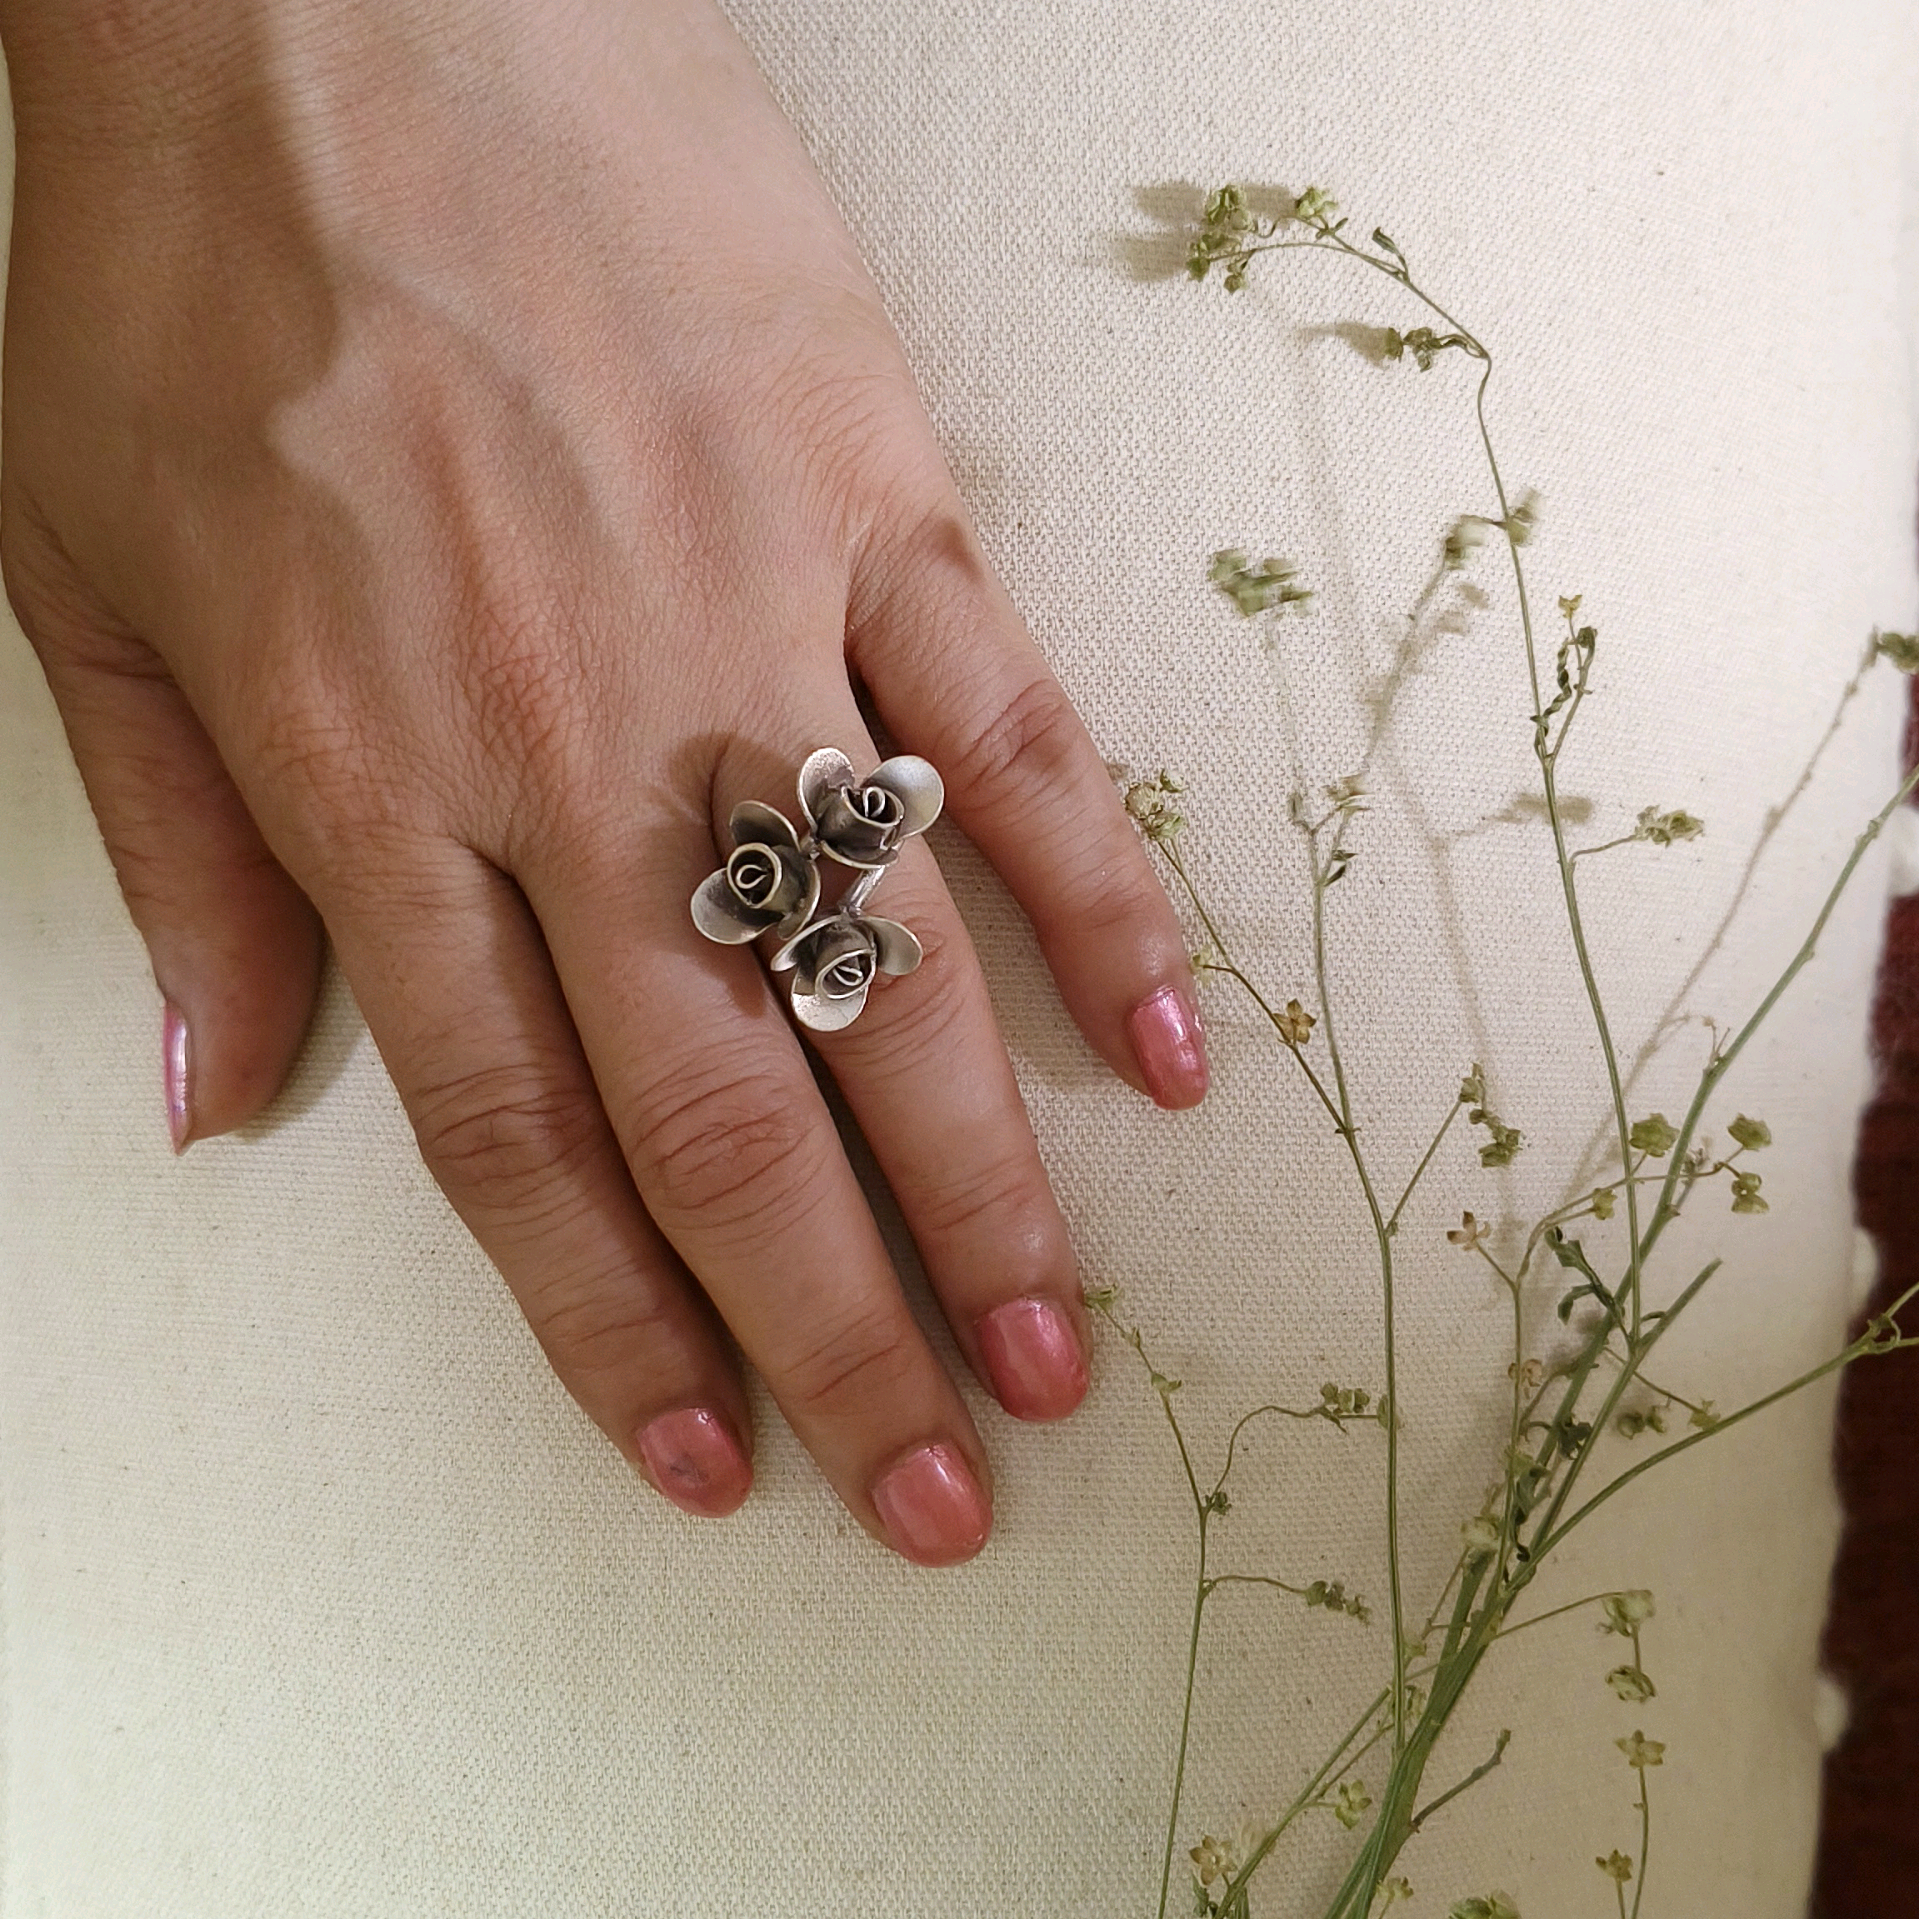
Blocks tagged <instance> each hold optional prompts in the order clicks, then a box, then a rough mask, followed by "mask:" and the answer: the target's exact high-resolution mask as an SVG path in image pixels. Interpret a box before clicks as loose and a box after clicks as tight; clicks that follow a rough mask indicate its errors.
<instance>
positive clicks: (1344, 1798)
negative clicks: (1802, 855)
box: [1333, 1779, 1373, 1832]
mask: <svg viewBox="0 0 1919 1919" xmlns="http://www.w3.org/2000/svg"><path fill="white" fill-rule="evenodd" d="M1372 1803H1373V1796H1372V1794H1371V1793H1369V1792H1368V1791H1367V1790H1366V1782H1365V1781H1364V1780H1363V1779H1349V1780H1347V1781H1346V1783H1345V1784H1344V1785H1343V1786H1341V1787H1340V1789H1339V1791H1338V1792H1337V1793H1336V1794H1335V1795H1334V1797H1333V1817H1334V1818H1335V1819H1337V1820H1338V1821H1339V1823H1340V1824H1341V1825H1342V1826H1344V1827H1345V1828H1346V1830H1347V1831H1348V1832H1351V1831H1352V1829H1353V1828H1354V1827H1355V1826H1356V1825H1358V1824H1359V1818H1360V1814H1362V1813H1363V1812H1364V1811H1365V1810H1366V1808H1367V1807H1368V1806H1370V1805H1371V1804H1372Z"/></svg>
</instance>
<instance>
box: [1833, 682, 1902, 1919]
mask: <svg viewBox="0 0 1919 1919" xmlns="http://www.w3.org/2000/svg"><path fill="white" fill-rule="evenodd" d="M1906 746H1907V756H1908V760H1907V763H1908V764H1909V765H1910V764H1912V763H1914V762H1915V761H1919V685H1915V687H1914V706H1913V718H1912V724H1911V726H1910V727H1909V728H1908V731H1907V740H1906ZM1873 1046H1874V1052H1875V1055H1876V1063H1877V1068H1878V1074H1877V1087H1876V1090H1875V1093H1874V1096H1873V1101H1872V1104H1871V1106H1870V1107H1869V1108H1868V1109H1867V1111H1866V1116H1865V1119H1864V1121H1863V1123H1862V1124H1861V1127H1860V1132H1859V1157H1858V1162H1857V1165H1856V1167H1855V1169H1854V1175H1853V1185H1854V1194H1855V1198H1856V1201H1857V1205H1858V1211H1859V1223H1860V1224H1861V1225H1862V1226H1863V1227H1864V1228H1865V1229H1866V1230H1867V1231H1868V1232H1869V1233H1871V1234H1872V1236H1873V1238H1874V1239H1875V1240H1876V1241H1877V1242H1878V1246H1879V1283H1878V1286H1877V1288H1876V1289H1875V1294H1874V1299H1873V1302H1872V1305H1871V1306H1870V1307H1869V1308H1868V1311H1871V1310H1875V1309H1876V1308H1877V1307H1879V1306H1883V1305H1886V1304H1889V1303H1890V1302H1891V1301H1892V1300H1893V1299H1894V1298H1895V1297H1896V1296H1897V1295H1898V1294H1899V1293H1900V1292H1902V1291H1904V1289H1905V1288H1906V1287H1908V1286H1912V1285H1916V1284H1919V896H1915V897H1913V898H1911V899H1905V900H1899V901H1896V902H1894V904H1893V907H1892V915H1891V922H1890V926H1889V928H1888V934H1887V943H1886V956H1885V960H1884V963H1883V965H1882V967H1881V969H1880V975H1879V986H1878V993H1877V997H1876V1001H1875V1005H1874V1008H1873ZM1907 1320H1908V1324H1911V1323H1913V1316H1912V1315H1910V1314H1909V1315H1908V1316H1907ZM1836 1448H1837V1450H1836V1466H1837V1472H1838V1479H1839V1491H1840V1497H1841V1499H1842V1500H1843V1502H1844V1505H1845V1513H1846V1520H1845V1531H1844V1534H1843V1535H1842V1537H1841V1540H1840V1546H1839V1558H1838V1561H1837V1563H1836V1564H1835V1566H1834V1567H1833V1576H1832V1610H1831V1613H1830V1615H1829V1617H1828V1619H1827V1622H1826V1638H1825V1659H1826V1665H1827V1667H1828V1669H1829V1670H1830V1671H1831V1672H1832V1674H1833V1676H1834V1677H1835V1678H1836V1679H1837V1680H1838V1681H1839V1683H1840V1684H1841V1685H1842V1686H1843V1687H1844V1688H1845V1689H1846V1692H1847V1694H1848V1695H1849V1696H1850V1698H1851V1702H1852V1716H1851V1721H1850V1723H1849V1726H1848V1728H1847V1731H1846V1735H1845V1737H1844V1738H1843V1739H1842V1740H1841V1741H1840V1742H1839V1744H1838V1746H1836V1747H1835V1748H1834V1749H1833V1751H1832V1752H1831V1753H1830V1754H1828V1755H1827V1758H1826V1767H1825V1803H1824V1808H1823V1816H1822V1821H1821V1828H1820V1838H1819V1858H1818V1865H1817V1869H1816V1872H1815V1876H1814V1881H1813V1901H1812V1914H1813V1916H1814V1919H1842V1916H1843V1919H1857V1915H1858V1914H1860V1913H1884V1914H1887V1915H1891V1914H1894V1913H1903V1912H1912V1913H1919V1351H1914V1352H1909V1353H1894V1354H1892V1355H1890V1356H1888V1357H1887V1358H1884V1359H1877V1360H1874V1361H1873V1362H1872V1363H1871V1364H1870V1365H1864V1366H1855V1367H1853V1368H1851V1369H1850V1370H1849V1371H1848V1373H1847V1375H1846V1377H1845V1381H1844V1383H1843V1385H1842V1387H1841V1389H1840V1400H1839V1428H1838V1435H1837V1439H1836Z"/></svg>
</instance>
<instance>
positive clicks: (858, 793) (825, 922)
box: [693, 746, 946, 1033]
mask: <svg viewBox="0 0 1919 1919" xmlns="http://www.w3.org/2000/svg"><path fill="white" fill-rule="evenodd" d="M799 791H800V814H801V817H802V818H803V819H804V820H805V821H806V830H805V832H804V833H802V832H800V831H798V830H797V829H796V828H795V827H794V826H793V824H792V822H791V821H790V820H788V819H787V817H786V815H785V814H784V813H781V812H779V811H778V810H777V809H776V808H774V807H771V806H765V805H762V804H761V802H760V801H758V800H742V801H741V802H740V803H739V805H738V806H736V807H734V809H733V817H732V818H731V819H730V820H729V821H728V822H727V825H728V828H729V830H730V831H731V833H732V835H733V850H732V852H730V853H729V854H728V855H727V857H726V864H725V865H724V866H722V867H721V868H720V870H719V871H718V872H717V873H709V874H708V875H707V876H706V878H705V879H703V880H702V881H701V882H700V884H699V887H698V889H697V890H696V891H695V893H694V895H693V924H694V925H695V926H696V927H698V928H699V930H700V931H701V932H702V933H704V934H705V935H706V937H707V938H708V939H710V940H717V941H718V942H719V943H720V944H721V945H722V946H745V945H747V944H748V943H749V942H750V941H753V940H756V939H758V938H759V937H760V935H761V934H762V933H771V934H772V935H773V937H774V938H775V939H776V940H777V941H778V942H779V944H778V947H777V949H776V951H775V952H774V954H773V957H772V960H771V961H770V962H769V963H770V965H771V966H772V969H773V971H774V972H776V973H791V974H792V975H793V978H792V982H791V985H790V988H789V994H790V997H791V1000H792V1003H793V1017H794V1018H795V1019H797V1020H798V1021H799V1022H800V1024H801V1025H802V1026H810V1027H811V1028H812V1029H813V1031H814V1032H816V1033H837V1032H839V1031H840V1030H841V1029H842V1028H843V1027H847V1026H851V1025H852V1023H853V1022H854V1021H855V1020H856V1019H858V1018H859V1016H860V1014H861V1012H862V1011H863V1010H864V1009H865V1006H866V996H867V994H868V993H869V992H870V991H871V990H872V986H873V981H874V980H875V978H877V977H878V975H879V974H881V973H891V974H895V975H897V974H901V973H910V972H911V971H912V970H913V969H914V967H916V966H917V965H918V964H919V963H920V960H921V958H922V957H923V955H922V952H921V949H920V943H919V941H918V940H917V939H915V938H914V937H913V935H912V933H911V932H910V931H909V930H908V929H907V928H906V927H904V926H902V925H900V923H899V922H898V921H897V920H889V919H881V918H880V917H879V916H878V915H877V914H874V913H869V912H867V910H866V902H867V900H868V898H869V897H870V896H871V894H872V891H873V889H874V887H876V886H877V885H878V884H879V883H880V880H881V879H882V878H883V877H884V875H885V873H886V869H887V868H888V867H889V866H891V865H892V863H893V862H894V861H895V860H896V859H898V858H899V855H900V848H901V847H902V846H903V845H904V844H905V843H906V841H907V840H909V839H911V838H912V837H913V835H914V834H915V833H924V832H925V831H926V829H927V828H928V827H929V826H931V825H932V824H933V822H934V821H935V820H936V819H938V818H939V814H940V808H941V807H942V806H943V805H944V804H945V803H946V788H945V786H944V785H943V784H942V783H941V780H940V776H939V774H938V773H936V772H935V771H934V770H933V768H932V767H931V766H929V765H928V764H927V762H926V761H925V760H923V759H921V758H919V756H918V755H917V754H913V753H901V754H898V755H897V756H896V757H894V758H893V759H890V760H882V761H881V762H880V764H879V765H878V766H877V767H875V768H874V770H873V771H872V772H871V773H869V774H868V775H867V776H866V778H865V779H861V778H860V777H859V776H858V775H857V774H856V773H855V772H854V771H853V762H852V761H851V760H849V759H848V758H847V757H846V755H845V754H844V753H842V752H840V751H839V750H838V749H837V748H836V747H831V746H823V747H821V748H820V750H819V751H818V752H817V753H809V754H808V755H807V756H806V763H805V764H804V765H803V766H802V767H801V768H800V779H799ZM822 857H824V858H826V859H829V860H833V861H835V862H836V863H837V864H839V865H841V866H847V867H852V868H853V869H855V871H856V873H857V877H856V878H855V879H854V880H853V882H852V884H851V885H850V886H848V887H847V888H846V890H845V892H844V893H843V894H841V896H840V897H839V899H838V900H837V901H835V902H834V903H833V904H832V906H830V907H827V908H824V909H822V903H821V892H822V887H821V884H820V860H821V858H822Z"/></svg>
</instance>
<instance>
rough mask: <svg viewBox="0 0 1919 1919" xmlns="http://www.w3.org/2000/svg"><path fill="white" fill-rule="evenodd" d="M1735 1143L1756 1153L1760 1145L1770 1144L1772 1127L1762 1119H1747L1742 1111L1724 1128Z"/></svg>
mask: <svg viewBox="0 0 1919 1919" xmlns="http://www.w3.org/2000/svg"><path fill="white" fill-rule="evenodd" d="M1726 1131H1727V1132H1729V1133H1730V1134H1731V1135H1732V1137H1733V1141H1734V1143H1735V1144H1737V1145H1740V1146H1743V1147H1745V1149H1746V1150H1747V1151H1748V1152H1752V1153H1756V1152H1758V1150H1759V1149H1760V1147H1762V1146H1770V1145H1771V1144H1772V1128H1771V1127H1770V1126H1768V1125H1767V1124H1766V1122H1765V1121H1764V1120H1763V1119H1748V1118H1747V1117H1746V1116H1745V1114H1744V1113H1741V1114H1740V1115H1739V1117H1738V1118H1737V1119H1736V1120H1734V1121H1733V1123H1732V1124H1731V1125H1730V1126H1728V1127H1727V1128H1726Z"/></svg>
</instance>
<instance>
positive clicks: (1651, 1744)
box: [1613, 1732, 1666, 1772]
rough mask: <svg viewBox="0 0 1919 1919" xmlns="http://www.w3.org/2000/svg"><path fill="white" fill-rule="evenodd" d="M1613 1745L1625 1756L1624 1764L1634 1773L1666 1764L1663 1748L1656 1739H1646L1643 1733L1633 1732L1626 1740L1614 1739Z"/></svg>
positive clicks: (1664, 1749)
mask: <svg viewBox="0 0 1919 1919" xmlns="http://www.w3.org/2000/svg"><path fill="white" fill-rule="evenodd" d="M1613 1744H1614V1745H1615V1746H1617V1747H1618V1748H1619V1750H1620V1751H1621V1752H1623V1753H1624V1754H1625V1755H1626V1764H1627V1765H1629V1766H1631V1767H1632V1768H1633V1769H1634V1770H1635V1771H1636V1772H1644V1771H1645V1770H1646V1768H1647V1767H1648V1766H1663V1765H1664V1764H1665V1763H1666V1748H1665V1746H1664V1745H1663V1744H1662V1743H1661V1742H1660V1741H1659V1740H1657V1739H1648V1738H1647V1737H1646V1735H1645V1734H1644V1733H1643V1732H1635V1733H1633V1735H1632V1736H1631V1737H1630V1738H1628V1739H1615V1740H1614V1741H1613Z"/></svg>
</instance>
